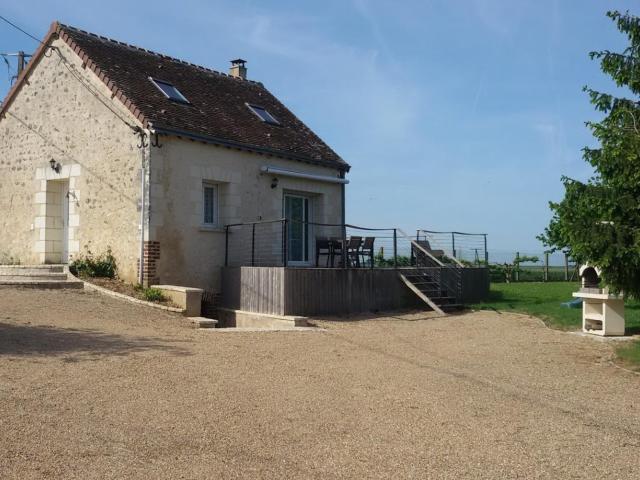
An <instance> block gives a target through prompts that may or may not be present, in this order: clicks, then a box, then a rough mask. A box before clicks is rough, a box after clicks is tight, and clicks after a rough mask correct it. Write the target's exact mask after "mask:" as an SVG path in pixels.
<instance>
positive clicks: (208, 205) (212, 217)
mask: <svg viewBox="0 0 640 480" xmlns="http://www.w3.org/2000/svg"><path fill="white" fill-rule="evenodd" d="M202 195H203V199H204V216H203V221H202V224H203V225H206V226H208V227H216V226H218V186H217V185H214V184H212V183H203V184H202Z"/></svg>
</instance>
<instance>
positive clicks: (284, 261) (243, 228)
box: [225, 218, 464, 299]
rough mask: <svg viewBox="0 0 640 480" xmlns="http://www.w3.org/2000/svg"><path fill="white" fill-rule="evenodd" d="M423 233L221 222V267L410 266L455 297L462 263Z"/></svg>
mask: <svg viewBox="0 0 640 480" xmlns="http://www.w3.org/2000/svg"><path fill="white" fill-rule="evenodd" d="M424 232H425V231H423V230H420V231H418V234H417V235H416V236H415V237H410V236H409V235H407V234H406V233H405V232H404V231H402V230H401V229H399V228H368V227H360V226H357V225H350V224H331V223H318V222H301V221H294V220H288V219H284V218H281V219H277V220H263V221H256V222H247V223H236V224H231V225H227V226H225V266H265V267H298V266H299V267H326V268H395V269H398V268H413V269H416V270H419V271H421V272H422V273H424V274H427V275H429V276H430V277H431V278H432V280H433V281H434V282H436V283H437V284H438V285H439V286H440V288H441V289H442V290H443V291H444V292H446V293H447V294H448V295H449V296H451V297H455V298H456V299H460V298H461V297H462V273H461V269H462V268H463V267H464V265H463V264H462V263H460V262H459V261H458V260H457V259H456V258H455V257H453V256H450V255H449V252H444V251H438V250H434V249H433V247H432V246H431V245H430V243H425V242H424V235H425V234H424Z"/></svg>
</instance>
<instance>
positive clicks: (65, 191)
mask: <svg viewBox="0 0 640 480" xmlns="http://www.w3.org/2000/svg"><path fill="white" fill-rule="evenodd" d="M61 195H62V198H61V201H62V239H61V240H62V245H61V248H60V250H61V251H60V260H61V263H69V181H68V180H67V181H66V182H63V183H62V192H61Z"/></svg>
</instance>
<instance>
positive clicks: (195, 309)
mask: <svg viewBox="0 0 640 480" xmlns="http://www.w3.org/2000/svg"><path fill="white" fill-rule="evenodd" d="M152 288H157V289H158V290H160V291H161V292H162V293H163V295H165V296H166V297H169V298H170V299H171V301H172V302H173V303H175V304H176V305H178V306H179V307H180V308H182V310H183V314H184V315H185V316H187V317H199V316H200V308H201V305H202V293H203V290H202V289H200V288H191V287H180V286H178V285H152Z"/></svg>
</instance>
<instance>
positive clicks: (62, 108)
mask: <svg viewBox="0 0 640 480" xmlns="http://www.w3.org/2000/svg"><path fill="white" fill-rule="evenodd" d="M54 45H55V46H56V47H57V48H58V49H60V52H61V53H62V55H63V56H64V58H66V59H67V61H68V62H70V63H71V64H72V65H73V68H74V69H75V71H76V72H78V74H79V75H81V76H82V77H83V78H85V79H86V80H87V81H88V82H90V83H91V85H92V86H93V88H95V89H96V90H97V91H98V92H99V93H100V94H101V95H103V97H101V98H103V99H107V100H109V99H111V92H110V91H109V90H108V89H107V87H106V86H105V85H104V84H103V83H102V82H101V81H100V80H99V79H98V78H97V77H96V76H95V74H93V72H91V71H90V70H87V69H85V68H83V66H82V63H81V60H80V59H79V58H78V57H77V56H76V55H75V54H74V53H73V52H71V51H70V50H69V48H68V47H67V46H66V44H65V43H64V42H63V41H61V40H56V41H55V42H54ZM34 61H36V60H34ZM37 61H38V62H39V63H38V64H37V65H36V66H35V68H34V69H33V70H32V73H31V75H30V76H29V79H28V83H26V84H25V85H24V86H23V87H22V89H21V91H20V92H19V93H18V95H17V96H16V97H15V98H14V100H13V103H12V104H11V105H10V107H9V111H8V114H7V115H5V118H2V119H0V208H2V211H3V212H4V213H5V214H3V215H1V216H0V262H2V257H3V256H6V257H12V258H17V259H19V260H20V262H21V263H23V264H27V263H46V262H48V263H57V262H59V261H65V260H66V258H65V255H64V252H63V250H64V249H63V248H62V243H63V241H64V240H65V239H64V238H62V236H63V235H64V234H65V232H66V235H67V237H66V240H67V242H66V244H67V245H68V256H69V258H73V256H77V255H78V254H83V253H85V250H86V249H89V250H90V251H91V252H93V253H94V254H100V253H103V252H105V251H106V250H107V248H109V247H110V248H111V249H112V252H113V255H114V256H115V258H116V260H117V262H118V267H119V274H120V276H121V277H122V278H123V279H124V280H126V281H129V282H136V281H137V278H138V270H139V266H140V261H139V252H140V204H141V187H140V183H141V178H140V175H141V163H142V153H144V154H145V155H146V158H147V160H148V165H149V170H148V171H147V178H146V180H147V182H148V188H147V195H146V196H147V198H146V199H145V202H146V205H147V208H148V209H149V210H148V211H149V217H148V218H147V219H146V221H145V238H144V240H145V251H146V252H147V258H145V261H144V262H143V269H144V273H145V280H146V282H145V283H148V282H151V283H156V282H159V283H164V284H177V285H183V286H194V287H202V288H206V289H208V290H211V291H213V292H219V291H220V269H221V267H222V266H223V265H224V253H225V235H224V229H223V228H222V227H223V226H224V225H226V224H229V223H236V222H249V221H256V220H267V219H277V218H281V217H282V216H283V194H284V193H285V192H289V193H298V194H304V195H306V196H308V197H309V198H310V201H311V204H312V205H311V206H312V220H313V221H316V222H322V223H340V222H341V220H342V218H341V215H342V199H341V186H340V185H339V184H331V183H326V182H318V181H313V180H305V179H296V178H291V177H285V176H280V177H279V178H278V185H277V187H276V188H272V187H271V183H272V180H273V177H274V176H273V175H271V174H268V175H265V174H262V173H261V172H260V167H262V166H263V165H270V166H276V167H281V168H285V169H289V170H297V171H303V172H306V173H312V174H320V175H330V176H334V177H335V176H337V173H338V172H337V170H334V169H329V168H325V167H319V166H314V165H308V164H304V163H300V162H295V161H288V160H282V159H277V158H273V157H268V156H263V155H258V154H254V153H248V152H242V151H239V150H233V149H228V148H223V147H217V146H214V145H208V144H204V143H201V142H194V141H190V140H185V139H180V138H176V137H161V138H160V141H161V144H162V148H157V147H153V146H149V147H146V148H145V149H143V150H141V149H139V148H138V141H139V140H138V137H137V136H136V135H134V133H133V131H132V130H131V128H130V127H128V126H127V125H125V124H124V123H123V122H122V121H121V120H120V119H118V117H117V116H116V115H115V114H114V113H113V112H111V111H109V109H107V108H106V107H105V106H104V105H103V104H102V103H100V101H99V100H98V99H96V98H95V96H94V95H92V94H91V93H90V92H89V91H88V90H87V88H86V87H85V86H83V85H82V84H81V83H80V82H79V81H78V80H77V79H75V78H73V76H72V75H71V73H70V72H69V71H68V70H67V68H66V67H65V65H64V63H63V62H61V60H60V57H59V56H58V54H57V53H56V52H50V54H48V56H44V57H42V58H41V59H40V60H37ZM107 103H109V105H110V106H111V107H112V108H114V109H116V111H117V112H118V114H119V115H120V116H122V117H124V118H125V119H126V120H127V121H128V122H129V123H130V124H133V125H136V124H137V121H136V120H135V119H134V118H133V116H132V115H131V114H130V113H129V112H128V110H126V108H125V107H124V106H123V105H122V104H120V102H119V101H117V100H111V101H110V102H109V101H108V102H107ZM52 159H53V160H54V161H55V163H59V164H60V168H59V169H57V171H54V170H53V169H52V168H51V167H50V160H52ZM203 182H211V183H212V184H215V185H217V188H218V200H219V205H218V225H217V227H211V226H203V204H204V201H203V191H202V187H203ZM61 189H62V190H66V189H68V200H69V215H68V224H66V225H62V224H61V221H62V220H61V219H62V217H61V209H60V194H61ZM62 193H64V192H62ZM276 228H277V227H276ZM335 233H336V234H339V232H338V231H336V232H335ZM280 241H281V239H280V240H274V242H273V243H274V244H273V248H274V249H279V248H280V245H279V242H280Z"/></svg>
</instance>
